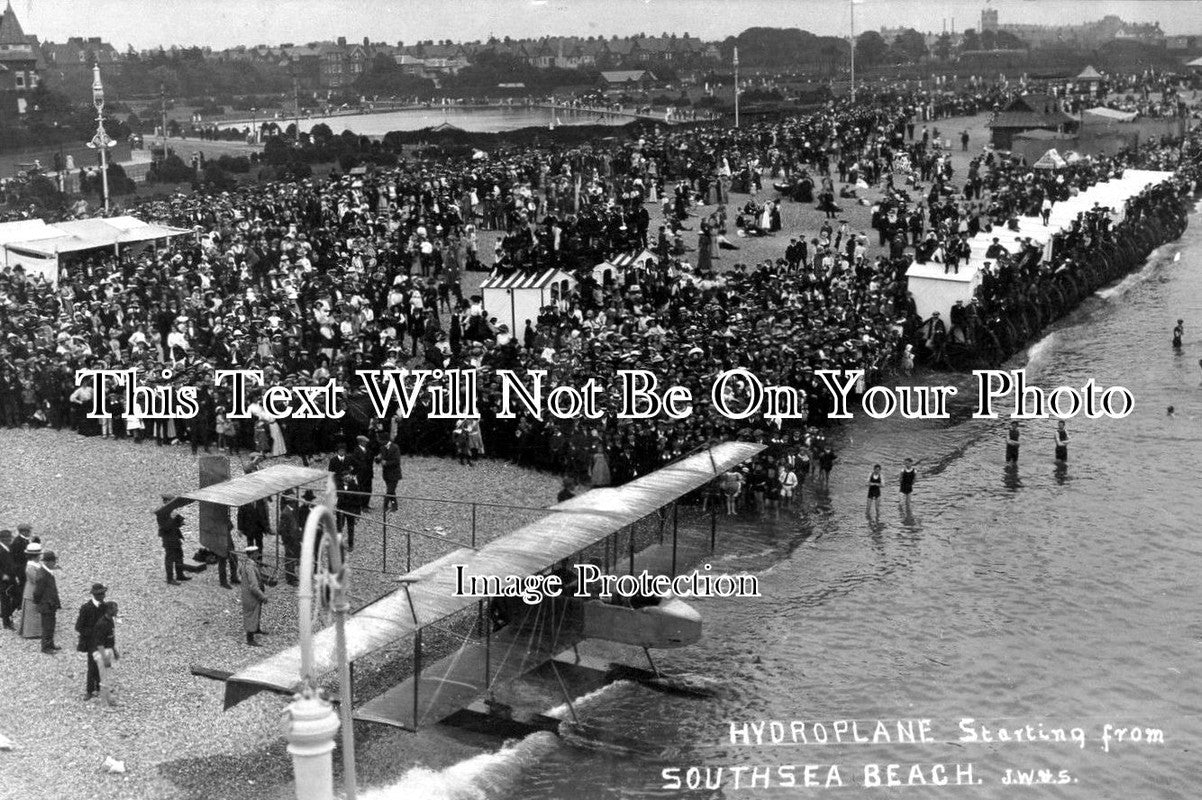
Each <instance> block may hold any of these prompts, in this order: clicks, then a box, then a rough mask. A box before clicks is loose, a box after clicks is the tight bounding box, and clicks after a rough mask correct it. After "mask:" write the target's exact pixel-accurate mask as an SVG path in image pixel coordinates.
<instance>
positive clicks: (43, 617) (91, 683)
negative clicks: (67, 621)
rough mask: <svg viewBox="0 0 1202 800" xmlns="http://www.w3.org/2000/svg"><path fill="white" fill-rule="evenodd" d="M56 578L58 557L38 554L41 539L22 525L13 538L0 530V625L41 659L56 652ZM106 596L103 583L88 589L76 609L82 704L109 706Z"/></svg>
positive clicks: (111, 644) (112, 644)
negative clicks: (35, 647) (28, 642)
mask: <svg viewBox="0 0 1202 800" xmlns="http://www.w3.org/2000/svg"><path fill="white" fill-rule="evenodd" d="M57 573H58V554H57V553H55V552H54V551H53V550H45V549H43V547H42V542H41V540H40V539H39V538H38V537H37V536H34V535H33V526H31V525H29V524H27V523H22V524H20V525H18V526H17V532H16V534H15V535H14V534H13V532H12V531H11V530H8V529H4V530H0V622H2V623H3V626H4V629H5V630H7V631H12V633H13V635H16V636H19V637H20V638H22V639H35V640H38V642H39V643H40V644H41V648H42V652H43V653H45V654H47V655H55V654H57V653H58V652H59V651H60V650H62V647H61V646H59V644H58V643H57V642H56V641H55V637H56V634H57V632H58V612H59V611H60V610H62V607H63V606H62V598H61V597H60V595H59V590H58V577H57ZM107 592H108V588H107V587H106V586H105V585H104V584H102V583H95V584H92V588H91V591H90V595H91V597H89V599H88V600H86V601H84V603H83V604H82V605H80V607H79V612H78V614H77V615H76V619H75V633H76V635H77V643H76V646H75V649H76V650H77V651H78V652H80V653H83V654H84V658H85V660H86V662H87V664H86V667H85V670H84V672H85V675H86V678H85V693H84V700H91V699H92V698H94V697H97V696H100V697H101V698H102V699H103V700H104V701H105V702H107V703H109V704H115V701H116V698H115V695H114V691H113V690H114V688H115V687H114V686H113V681H111V680H105V679H104V678H105V676H106V675H107V674H108V671H109V670H110V669H111V668H112V666H113V662H114V661H116V660H117V659H118V658H119V653H118V652H117V645H116V638H115V634H114V625H113V623H114V620H115V619H116V617H117V604H116V603H115V602H112V601H110V600H106V596H107ZM18 612H19V614H20V616H19V617H17V619H16V621H15V622H14V619H13V618H14V616H17V614H18Z"/></svg>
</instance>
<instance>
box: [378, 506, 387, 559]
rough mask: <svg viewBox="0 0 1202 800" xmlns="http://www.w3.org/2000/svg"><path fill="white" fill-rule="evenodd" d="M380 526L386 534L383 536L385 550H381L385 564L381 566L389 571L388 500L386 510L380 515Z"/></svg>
mask: <svg viewBox="0 0 1202 800" xmlns="http://www.w3.org/2000/svg"><path fill="white" fill-rule="evenodd" d="M380 528H381V533H383V534H384V536H383V540H384V543H383V545H382V546H383V550H382V551H381V553H382V556H383V558H382V559H381V560H382V561H383V564H382V567H381V568H382V569H383V570H384V571H385V572H387V571H388V502H387V501H385V502H384V511H383V513H382V514H381V516H380Z"/></svg>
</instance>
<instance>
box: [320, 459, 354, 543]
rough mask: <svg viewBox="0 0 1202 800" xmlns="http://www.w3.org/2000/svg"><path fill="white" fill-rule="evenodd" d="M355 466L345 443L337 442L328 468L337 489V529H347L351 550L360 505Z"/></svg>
mask: <svg viewBox="0 0 1202 800" xmlns="http://www.w3.org/2000/svg"><path fill="white" fill-rule="evenodd" d="M355 466H356V464H355V462H354V461H353V460H352V459H351V457H350V456H348V455H347V454H346V443H345V442H339V443H338V451H337V452H336V453H335V454H334V455H332V456H330V461H329V467H328V469H329V470H330V472H332V473H333V474H334V488H336V489H337V490H338V500H337V510H338V516H337V520H338V530H339V532H341V531H342V530H344V529H349V530H348V533H347V547H348V548H349V549H351V550H353V549H354V548H355V519H356V515H357V514H358V513H359V511H360V508H361V507H362V503H361V502H360V496H359V495H358V494H356V492H357V491H358V490H359V481H358V479H357V478H356V476H355Z"/></svg>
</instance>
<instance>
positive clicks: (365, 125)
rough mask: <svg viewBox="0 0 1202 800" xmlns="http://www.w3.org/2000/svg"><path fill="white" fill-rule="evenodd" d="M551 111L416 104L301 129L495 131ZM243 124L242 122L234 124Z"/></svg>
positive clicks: (602, 121)
mask: <svg viewBox="0 0 1202 800" xmlns="http://www.w3.org/2000/svg"><path fill="white" fill-rule="evenodd" d="M555 114H556V123H555V124H556V125H557V126H558V125H614V126H618V125H626V124H627V123H629V122H632V121H633V120H632V119H630V118H629V117H617V116H615V117H609V116H606V117H602V116H599V115H598V114H590V113H584V112H569V111H563V110H559V111H556V112H555ZM551 121H552V120H551V111H550V110H549V109H540V108H522V107H517V108H454V107H448V108H418V109H409V110H406V111H390V112H387V113H382V114H348V115H344V116H334V117H303V118H301V121H300V127H301V130H302V131H305V132H308V131H309V130H310V129H311V128H312V127H313V126H314V125H316V124H318V123H319V122H324V123H325V124H326V125H329V126H330V128H331V130H333V131H334V132H335V133H342V132H343V131H344V130H351V131H354V132H355V133H357V134H360V135H362V136H383V135H384V134H386V133H388V132H389V131H416V130H421V129H422V128H432V127H435V126H437V125H442V124H444V123H446V124H450V125H454V126H455V127H457V128H461V129H462V130H465V131H472V132H475V133H496V132H499V131H512V130H517V129H518V128H531V127H536V128H537V127H542V128H545V127H548V126H549V125H550V124H551ZM279 122H280V124H281V125H285V126H287V125H289V124H291V123H292V119H291V118H288V119H284V118H281V119H280V120H279ZM237 127H245V125H242V126H237Z"/></svg>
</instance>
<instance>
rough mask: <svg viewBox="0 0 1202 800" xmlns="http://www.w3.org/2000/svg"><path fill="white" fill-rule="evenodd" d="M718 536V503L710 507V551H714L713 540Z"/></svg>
mask: <svg viewBox="0 0 1202 800" xmlns="http://www.w3.org/2000/svg"><path fill="white" fill-rule="evenodd" d="M717 538H718V504H717V503H715V504H714V506H713V508H711V509H710V552H711V553H712V552H714V546H715V540H716V539H717Z"/></svg>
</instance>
